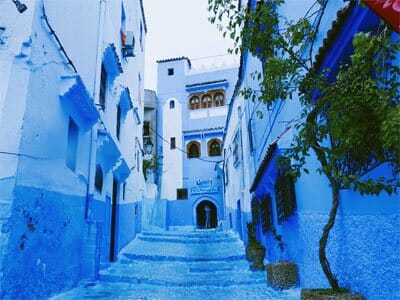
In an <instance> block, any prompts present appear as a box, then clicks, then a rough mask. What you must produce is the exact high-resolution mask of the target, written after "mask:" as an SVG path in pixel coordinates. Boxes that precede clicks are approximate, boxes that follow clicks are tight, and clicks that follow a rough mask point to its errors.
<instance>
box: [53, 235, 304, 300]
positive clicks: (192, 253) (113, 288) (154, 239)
mask: <svg viewBox="0 0 400 300" xmlns="http://www.w3.org/2000/svg"><path fill="white" fill-rule="evenodd" d="M244 253H245V250H244V246H243V244H242V242H241V241H240V240H239V239H238V238H237V236H235V235H234V234H233V233H230V232H225V231H217V230H196V231H188V230H174V231H153V232H143V233H141V234H139V235H137V237H136V239H135V240H134V241H133V242H131V243H130V244H129V245H128V246H126V247H125V248H124V249H123V250H122V251H121V253H120V254H119V260H118V262H117V263H114V264H112V265H111V266H110V267H109V268H107V269H104V270H102V271H101V272H100V276H99V279H98V281H97V282H96V283H94V284H89V285H86V286H81V287H78V288H76V289H73V290H71V291H69V292H67V293H64V294H61V295H58V296H57V297H55V299H85V298H97V299H111V298H112V299H202V298H206V299H218V300H220V299H229V300H231V299H299V291H298V290H288V291H285V292H277V291H274V290H272V289H270V288H268V286H267V281H266V275H265V272H253V271H250V269H249V263H248V262H247V261H246V259H245V255H244Z"/></svg>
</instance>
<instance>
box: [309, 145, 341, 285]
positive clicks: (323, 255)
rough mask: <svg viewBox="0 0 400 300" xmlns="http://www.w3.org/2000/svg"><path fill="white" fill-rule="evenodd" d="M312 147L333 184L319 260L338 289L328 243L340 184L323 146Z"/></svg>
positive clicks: (326, 274) (337, 203)
mask: <svg viewBox="0 0 400 300" xmlns="http://www.w3.org/2000/svg"><path fill="white" fill-rule="evenodd" d="M312 148H313V149H314V151H315V153H316V154H317V158H318V160H319V162H320V163H321V166H322V169H323V170H324V174H325V175H326V177H327V178H328V180H329V183H330V184H331V187H332V207H331V211H330V213H329V219H328V223H327V224H326V225H325V227H324V230H323V232H322V237H321V239H320V240H319V262H320V264H321V267H322V270H323V271H324V273H325V276H326V279H328V281H329V284H330V285H331V287H332V289H334V290H336V289H339V283H338V281H337V279H336V277H335V275H333V273H332V270H331V266H330V264H329V261H328V259H327V258H326V244H327V243H328V237H329V233H330V231H331V229H332V228H333V225H335V219H336V214H337V210H338V207H339V190H340V188H339V187H340V186H339V184H338V183H337V182H336V180H335V178H334V177H333V176H332V173H331V172H330V166H329V165H328V161H327V159H326V156H325V153H324V151H323V150H322V148H321V147H320V146H319V145H318V143H315V145H314V146H312Z"/></svg>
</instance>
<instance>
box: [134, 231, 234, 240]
mask: <svg viewBox="0 0 400 300" xmlns="http://www.w3.org/2000/svg"><path fill="white" fill-rule="evenodd" d="M167 232H168V231H166V232H165V233H164V232H145V231H142V232H141V233H140V235H142V236H157V237H159V236H163V237H164V236H165V237H181V238H188V239H197V238H200V239H209V238H236V239H237V238H238V237H237V236H235V235H233V234H229V233H221V234H210V233H205V234H203V233H182V234H179V233H167Z"/></svg>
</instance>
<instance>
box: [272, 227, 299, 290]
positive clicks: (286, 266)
mask: <svg viewBox="0 0 400 300" xmlns="http://www.w3.org/2000/svg"><path fill="white" fill-rule="evenodd" d="M271 232H272V234H273V236H274V238H275V241H276V242H277V244H278V248H279V251H280V256H279V261H278V262H272V263H268V264H267V268H266V271H267V280H268V285H269V286H271V287H272V288H274V289H277V290H283V289H288V288H290V287H293V286H296V285H297V284H298V283H299V272H298V269H297V264H296V263H294V262H289V261H284V260H283V259H282V257H283V251H284V250H285V244H284V243H283V241H282V235H280V234H277V232H276V229H275V228H272V230H271Z"/></svg>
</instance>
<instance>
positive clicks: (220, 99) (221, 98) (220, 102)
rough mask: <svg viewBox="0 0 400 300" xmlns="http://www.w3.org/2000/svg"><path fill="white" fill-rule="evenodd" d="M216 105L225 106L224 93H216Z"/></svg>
mask: <svg viewBox="0 0 400 300" xmlns="http://www.w3.org/2000/svg"><path fill="white" fill-rule="evenodd" d="M214 103H215V106H224V105H225V96H224V94H222V93H216V94H215V96H214Z"/></svg>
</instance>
